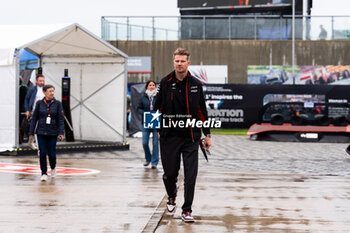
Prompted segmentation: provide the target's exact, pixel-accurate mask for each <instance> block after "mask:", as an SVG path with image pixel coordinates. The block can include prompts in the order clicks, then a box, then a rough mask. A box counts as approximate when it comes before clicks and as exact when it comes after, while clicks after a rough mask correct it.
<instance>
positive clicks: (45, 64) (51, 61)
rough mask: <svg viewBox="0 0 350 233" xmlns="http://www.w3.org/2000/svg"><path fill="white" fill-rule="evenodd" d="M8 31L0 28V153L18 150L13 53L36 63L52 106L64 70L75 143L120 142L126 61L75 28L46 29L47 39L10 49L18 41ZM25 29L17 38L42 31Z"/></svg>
mask: <svg viewBox="0 0 350 233" xmlns="http://www.w3.org/2000/svg"><path fill="white" fill-rule="evenodd" d="M14 28H15V27H12V26H10V27H8V28H7V29H8V30H6V32H5V33H4V32H3V31H1V29H2V28H0V31H1V37H2V38H0V80H1V82H0V152H3V151H13V150H14V149H15V148H17V147H18V146H19V145H18V144H19V141H18V138H19V137H18V134H19V114H20V113H19V101H18V99H19V91H18V86H19V56H18V54H19V52H18V51H19V50H21V49H25V50H27V51H29V52H31V53H32V54H34V55H36V56H38V57H39V63H40V66H41V67H42V70H43V74H44V76H45V82H46V84H52V85H54V86H55V97H56V99H58V100H61V82H62V81H61V78H62V77H63V76H64V69H68V71H69V76H70V77H71V114H72V121H73V128H74V136H75V138H76V139H77V140H82V141H106V142H125V141H126V89H127V76H126V75H127V73H126V59H127V55H126V54H124V53H123V52H121V51H120V50H118V49H116V48H115V47H113V46H112V45H110V44H108V43H107V42H105V41H104V40H102V39H101V38H99V37H97V36H95V35H94V34H92V33H91V32H89V31H88V30H86V29H85V28H83V27H82V26H80V25H79V24H73V25H70V26H66V27H64V28H61V29H59V30H57V31H53V32H52V28H50V29H49V30H51V33H49V34H45V35H43V36H40V37H36V39H33V40H29V41H26V42H24V43H21V42H19V43H20V44H14V42H15V41H16V40H18V39H21V38H19V35H18V34H16V33H17V31H16V30H14ZM25 29H26V30H27V31H26V32H23V30H22V33H24V34H25V33H27V34H31V35H36V34H35V33H36V32H39V34H40V33H43V32H44V31H45V30H42V29H39V30H38V28H37V27H32V28H31V27H30V26H26V27H25ZM3 35H4V36H3ZM11 36H12V37H11ZM24 37H26V36H24ZM6 38H8V40H7V41H6Z"/></svg>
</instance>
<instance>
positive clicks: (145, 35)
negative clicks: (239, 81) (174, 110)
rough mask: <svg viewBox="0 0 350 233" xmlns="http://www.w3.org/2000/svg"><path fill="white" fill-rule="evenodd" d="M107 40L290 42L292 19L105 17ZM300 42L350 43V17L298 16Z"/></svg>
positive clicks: (296, 30) (102, 25)
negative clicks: (334, 41)
mask: <svg viewBox="0 0 350 233" xmlns="http://www.w3.org/2000/svg"><path fill="white" fill-rule="evenodd" d="M101 35H102V38H103V39H105V40H191V39H196V40H198V39H199V40H212V39H220V40H233V39H250V40H289V39H292V16H273V15H269V16H265V15H264V16H261V15H230V16H221V15H220V16H212V15H210V16H198V15H196V16H188V15H186V16H173V17H162V16H103V17H102V18H101ZM295 38H296V39H299V40H348V39H350V16H296V17H295Z"/></svg>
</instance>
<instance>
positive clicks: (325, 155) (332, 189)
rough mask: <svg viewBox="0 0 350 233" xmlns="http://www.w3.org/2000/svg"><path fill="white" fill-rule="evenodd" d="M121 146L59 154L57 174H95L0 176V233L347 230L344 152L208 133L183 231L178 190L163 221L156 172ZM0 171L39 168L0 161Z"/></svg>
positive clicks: (349, 210) (349, 188)
mask: <svg viewBox="0 0 350 233" xmlns="http://www.w3.org/2000/svg"><path fill="white" fill-rule="evenodd" d="M129 142H130V145H131V146H130V151H109V152H100V153H95V152H93V153H92V152H90V153H81V154H74V155H69V154H63V155H60V156H59V158H58V166H60V167H74V168H91V169H97V170H100V171H101V173H98V174H94V175H86V176H57V177H56V178H55V179H50V180H49V181H48V182H46V183H41V182H40V180H39V175H29V174H28V175H27V174H12V173H0V187H1V189H0V209H1V211H0V232H16V233H18V232H26V233H27V232H45V233H46V232H94V233H95V232H141V231H143V230H144V231H145V232H147V231H153V230H155V231H156V232H349V230H348V229H350V200H349V196H350V195H349V194H350V183H349V181H350V157H348V155H347V154H346V153H345V152H344V149H345V147H346V146H347V145H346V144H337V143H327V144H326V143H322V144H321V143H282V142H279V143H277V142H263V141H250V140H249V139H248V137H246V136H226V135H214V136H213V147H212V150H211V152H212V155H211V157H210V158H209V163H207V162H206V161H205V160H204V158H203V156H202V155H200V163H199V164H200V168H199V175H198V179H197V186H196V194H195V200H194V205H193V215H194V216H195V218H196V220H197V221H196V223H193V224H185V223H183V222H182V221H181V219H180V214H181V209H180V206H181V204H182V202H183V189H182V187H183V185H182V182H180V183H179V187H180V190H179V197H178V200H177V203H178V205H179V208H177V210H176V212H175V214H173V215H170V214H168V213H167V212H166V211H164V210H165V195H164V194H165V190H164V187H163V183H162V180H161V177H162V168H161V166H159V167H158V169H157V170H153V169H144V168H143V166H142V160H143V151H142V146H141V139H134V138H129ZM0 163H21V164H38V161H37V157H35V156H34V155H33V156H26V157H11V156H0ZM181 172H182V171H181ZM158 224H159V225H158Z"/></svg>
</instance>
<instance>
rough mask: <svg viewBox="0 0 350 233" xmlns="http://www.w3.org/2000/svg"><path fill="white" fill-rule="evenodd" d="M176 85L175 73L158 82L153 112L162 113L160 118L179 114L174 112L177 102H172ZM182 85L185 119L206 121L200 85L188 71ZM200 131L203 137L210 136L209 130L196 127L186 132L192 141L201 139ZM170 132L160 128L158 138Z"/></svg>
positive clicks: (206, 114) (206, 113)
mask: <svg viewBox="0 0 350 233" xmlns="http://www.w3.org/2000/svg"><path fill="white" fill-rule="evenodd" d="M177 83H178V81H177V80H176V77H175V71H173V72H171V73H170V74H168V75H167V76H165V77H164V78H163V79H162V80H161V81H160V84H159V86H158V93H157V97H156V103H155V110H159V111H160V112H161V113H162V118H163V116H164V115H168V116H169V115H176V114H178V113H179V112H176V110H175V109H178V107H179V106H175V105H176V103H177V102H176V101H175V100H174V98H175V97H174V96H175V94H176V93H174V91H176V89H174V86H175V85H176V84H177ZM182 84H183V85H185V86H184V90H185V92H186V93H185V95H184V96H185V111H186V115H187V116H186V117H187V118H188V119H189V120H193V119H196V121H198V120H200V121H202V122H204V121H206V120H208V112H207V108H206V105H205V100H204V94H203V87H202V83H201V82H200V81H199V80H198V79H196V78H195V77H193V76H192V75H191V73H190V72H189V71H188V73H187V76H186V77H185V79H184V83H182ZM183 94H184V93H183ZM186 120H187V119H186ZM201 129H202V130H203V133H204V135H208V134H210V129H209V128H205V127H201V128H198V127H196V125H194V127H191V126H190V127H189V130H188V131H187V132H189V135H190V137H191V138H192V141H195V140H198V139H200V138H201ZM170 130H173V129H171V128H163V126H162V128H161V129H160V136H161V137H166V136H167V135H168V134H169V133H171V132H170Z"/></svg>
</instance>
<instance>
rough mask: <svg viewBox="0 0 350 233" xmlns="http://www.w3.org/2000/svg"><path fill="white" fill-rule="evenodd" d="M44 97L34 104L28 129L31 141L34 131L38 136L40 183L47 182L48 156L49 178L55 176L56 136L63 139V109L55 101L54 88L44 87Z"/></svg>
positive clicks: (58, 102) (59, 103)
mask: <svg viewBox="0 0 350 233" xmlns="http://www.w3.org/2000/svg"><path fill="white" fill-rule="evenodd" d="M43 92H44V95H45V97H44V98H43V99H41V100H39V101H37V102H36V105H35V108H34V111H33V115H32V121H31V123H30V128H29V138H30V139H32V140H33V137H34V129H35V126H36V125H37V127H36V132H35V133H36V134H37V136H38V144H39V151H40V169H41V181H46V180H47V159H46V155H48V156H49V161H50V168H51V177H55V176H56V143H57V136H58V137H59V138H60V140H61V141H62V140H63V138H64V122H63V108H62V104H61V102H60V101H58V100H56V99H55V97H54V95H55V87H54V86H52V85H45V86H44V87H43Z"/></svg>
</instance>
